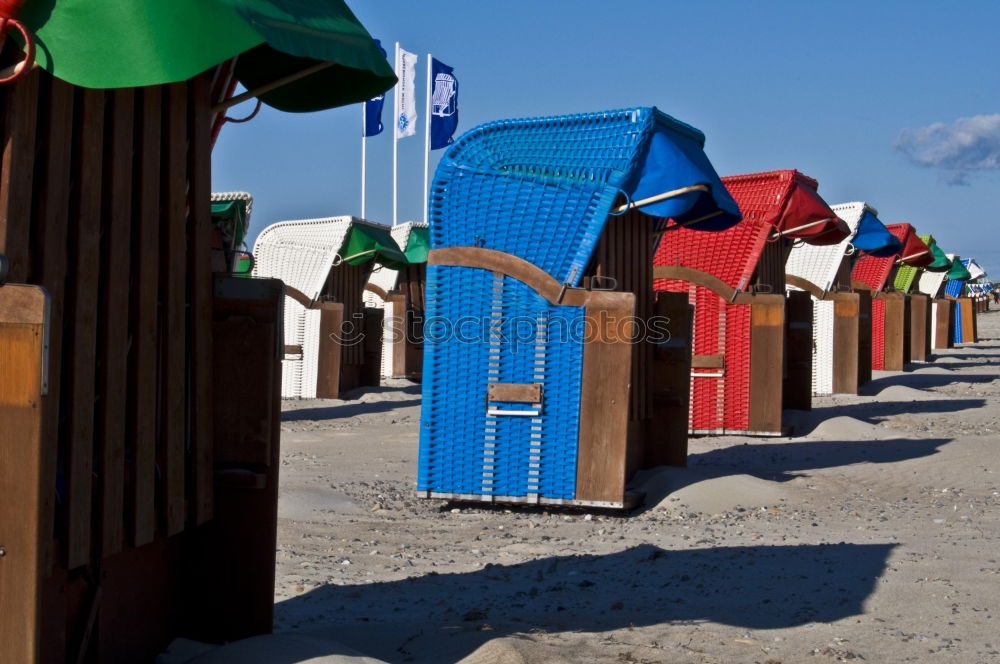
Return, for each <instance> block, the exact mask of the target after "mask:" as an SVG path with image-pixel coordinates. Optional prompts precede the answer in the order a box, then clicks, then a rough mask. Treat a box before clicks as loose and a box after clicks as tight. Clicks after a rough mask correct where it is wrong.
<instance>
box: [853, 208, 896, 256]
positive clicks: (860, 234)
mask: <svg viewBox="0 0 1000 664" xmlns="http://www.w3.org/2000/svg"><path fill="white" fill-rule="evenodd" d="M862 205H864V210H863V212H862V215H861V219H860V220H859V221H858V230H857V232H856V233H855V234H854V239H852V240H851V244H853V245H854V247H855V248H857V249H860V250H862V251H864V252H865V253H866V254H868V255H869V256H877V257H880V258H883V257H888V256H895V255H896V254H898V253H899V252H900V251H901V250H902V248H903V243H902V242H900V241H899V238H897V237H896V236H895V235H893V234H892V233H891V232H890V231H889V229H888V228H886V226H885V224H883V223H882V222H881V221H880V220H879V218H878V211H877V210H876V209H875V208H873V207H871V206H870V205H868V204H866V203H862Z"/></svg>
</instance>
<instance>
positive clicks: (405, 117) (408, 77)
mask: <svg viewBox="0 0 1000 664" xmlns="http://www.w3.org/2000/svg"><path fill="white" fill-rule="evenodd" d="M396 77H397V78H399V83H397V84H396V94H395V98H396V138H406V137H407V136H413V135H414V134H416V133H417V85H416V80H417V56H416V54H415V53H410V52H409V51H404V50H403V49H401V48H400V49H397V50H396Z"/></svg>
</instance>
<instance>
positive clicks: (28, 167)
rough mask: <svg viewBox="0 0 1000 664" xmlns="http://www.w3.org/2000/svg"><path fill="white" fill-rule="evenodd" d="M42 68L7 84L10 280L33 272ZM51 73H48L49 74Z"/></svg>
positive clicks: (0, 238)
mask: <svg viewBox="0 0 1000 664" xmlns="http://www.w3.org/2000/svg"><path fill="white" fill-rule="evenodd" d="M41 76H42V72H41V71H39V70H35V71H32V72H29V73H28V74H26V75H25V76H23V77H21V79H20V80H18V81H17V82H16V83H13V84H6V85H5V86H4V87H5V90H4V92H5V97H6V99H5V100H4V101H5V104H4V106H5V112H4V117H3V156H2V158H0V254H3V255H5V256H6V257H7V260H8V261H10V272H9V274H8V275H7V280H8V281H10V282H12V283H13V282H24V281H27V276H28V273H29V272H30V265H29V262H30V260H31V257H30V254H29V249H28V247H29V243H30V235H31V223H32V216H31V198H32V186H33V183H34V177H35V125H36V122H37V120H36V119H37V117H38V110H39V109H38V90H39V81H40V78H41ZM46 76H47V74H46Z"/></svg>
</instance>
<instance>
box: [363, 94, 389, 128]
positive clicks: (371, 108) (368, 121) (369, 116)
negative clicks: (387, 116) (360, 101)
mask: <svg viewBox="0 0 1000 664" xmlns="http://www.w3.org/2000/svg"><path fill="white" fill-rule="evenodd" d="M384 103H385V95H384V94H381V95H379V96H378V97H372V98H371V99H369V100H368V101H366V102H365V127H364V129H365V131H364V136H378V135H379V134H381V133H382V130H383V129H384V127H383V126H382V105H383V104H384Z"/></svg>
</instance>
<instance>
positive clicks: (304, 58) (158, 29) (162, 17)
mask: <svg viewBox="0 0 1000 664" xmlns="http://www.w3.org/2000/svg"><path fill="white" fill-rule="evenodd" d="M20 18H21V20H23V21H24V23H25V25H27V26H28V28H29V29H30V30H31V31H32V32H33V33H34V34H35V37H36V42H37V56H36V58H37V61H38V64H39V65H40V66H42V67H43V68H44V69H46V70H47V71H49V72H50V73H51V74H53V75H54V76H56V77H57V78H59V79H62V80H64V81H67V82H69V83H72V84H74V85H79V86H82V87H87V88H123V87H139V86H144V85H158V84H163V83H175V82H178V81H185V80H187V79H189V78H191V77H193V76H195V75H197V74H200V73H201V72H203V71H206V70H208V69H210V68H211V67H213V66H215V65H217V64H219V63H221V62H224V61H226V60H228V59H230V58H232V57H234V56H236V55H240V54H242V55H240V57H239V59H238V60H237V65H236V75H237V77H238V78H239V80H240V82H241V83H242V84H243V85H244V87H246V88H247V89H254V88H257V87H259V86H261V85H263V84H265V83H270V82H272V81H274V80H276V79H278V78H281V77H284V76H287V75H289V74H292V73H294V72H297V71H302V70H303V69H305V68H307V67H310V66H312V65H315V64H318V63H320V62H331V63H335V64H333V65H331V66H329V67H327V68H326V69H323V70H321V71H318V72H316V73H314V74H311V75H309V76H307V77H305V78H302V79H299V80H297V81H295V82H292V83H290V84H288V85H284V86H282V87H279V88H277V89H275V90H273V91H271V92H267V93H265V94H263V95H261V100H262V101H263V102H264V103H266V104H268V105H270V106H273V107H275V108H278V109H280V110H284V111H296V112H303V111H316V110H321V109H324V108H333V107H336V106H343V105H345V104H351V103H355V102H360V101H364V100H366V99H370V98H372V97H374V96H376V95H378V94H380V93H382V92H384V91H386V90H388V89H389V88H391V87H392V86H393V85H395V83H396V76H395V74H394V73H393V71H392V67H391V66H390V65H389V63H388V62H387V61H386V59H385V57H384V56H383V55H382V52H381V50H380V49H379V47H378V45H377V44H376V43H375V40H373V39H372V37H371V35H369V34H368V31H367V30H365V28H364V26H362V25H361V23H360V22H358V20H357V18H355V16H354V14H353V13H352V12H351V10H350V9H349V8H348V7H347V5H346V4H345V3H344V1H343V0H58V1H57V0H28V1H27V3H26V4H25V6H24V9H23V10H22V14H21V17H20Z"/></svg>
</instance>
